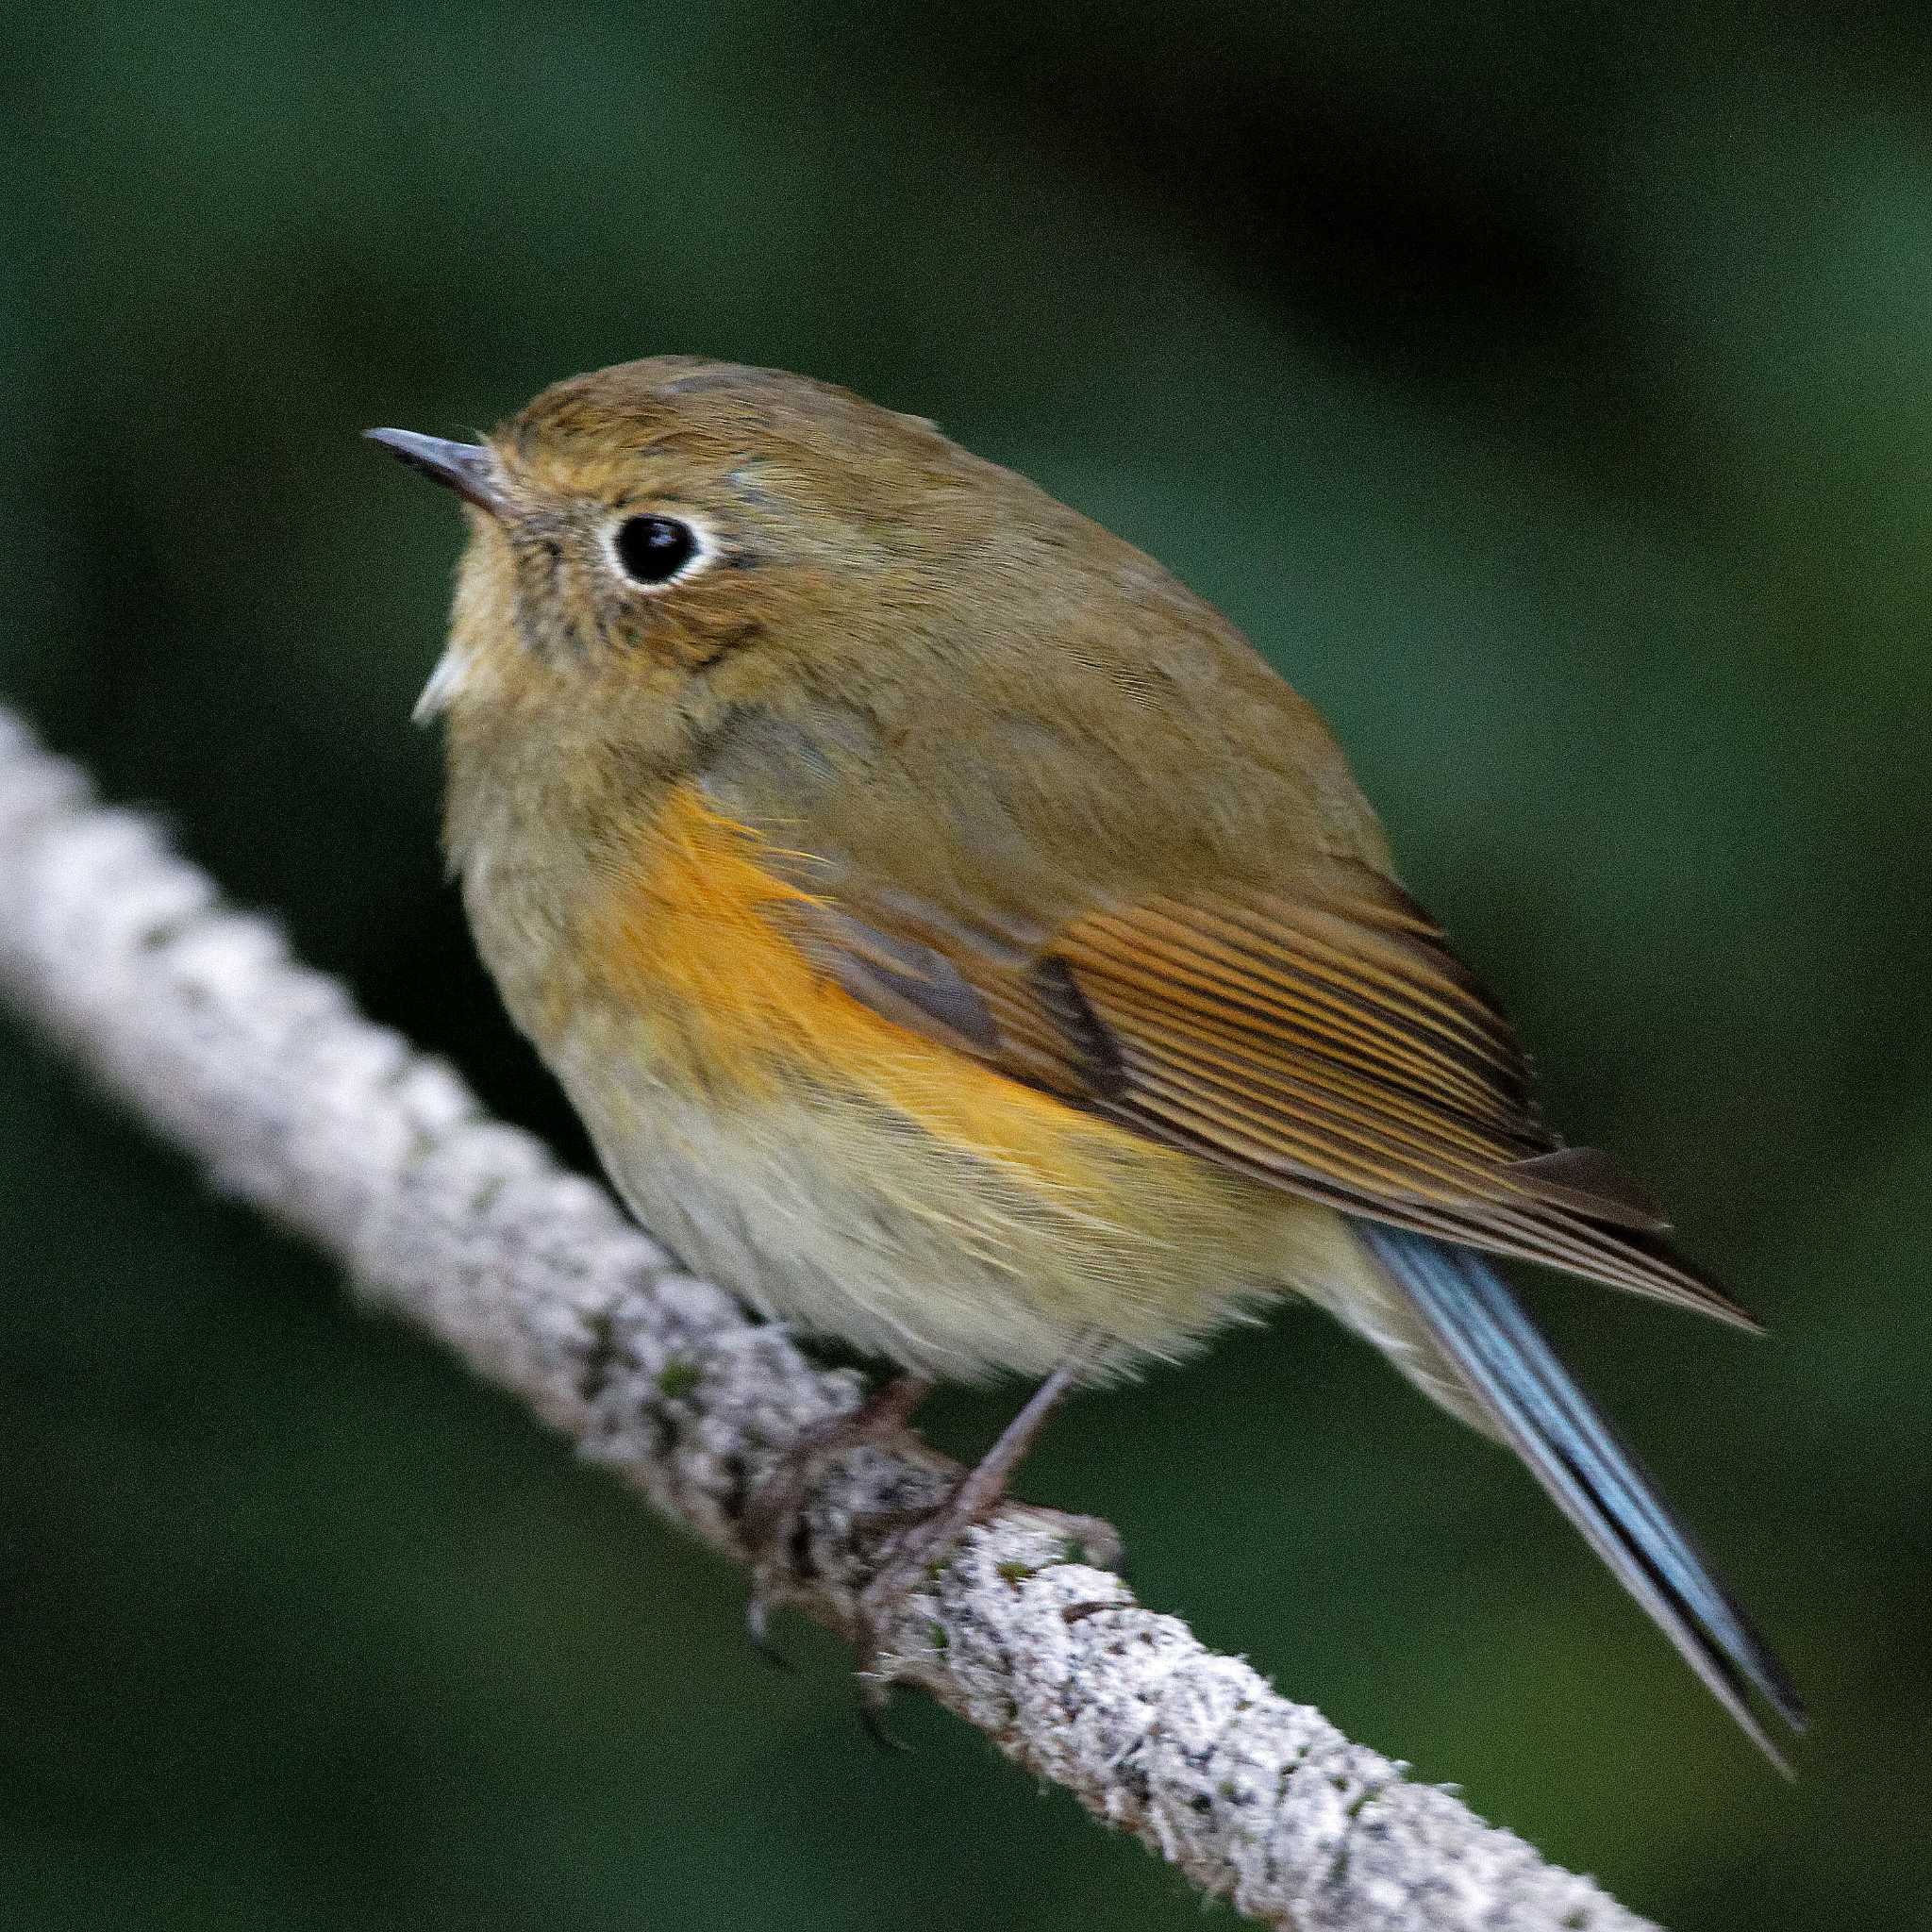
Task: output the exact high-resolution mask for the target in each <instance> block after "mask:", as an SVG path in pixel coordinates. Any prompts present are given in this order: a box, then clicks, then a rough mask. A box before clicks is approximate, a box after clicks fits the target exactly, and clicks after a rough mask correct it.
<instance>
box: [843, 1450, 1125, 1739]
mask: <svg viewBox="0 0 1932 1932" xmlns="http://www.w3.org/2000/svg"><path fill="white" fill-rule="evenodd" d="M1002 1440H1003V1441H1004V1438H1003V1439H1002ZM996 1453H997V1450H995V1454H996ZM993 1459H994V1458H993V1457H991V1456H989V1457H987V1458H986V1460H985V1461H983V1462H981V1463H980V1464H979V1465H978V1466H977V1467H976V1468H974V1469H972V1470H969V1471H968V1472H967V1473H966V1474H965V1475H963V1476H962V1477H960V1479H959V1481H958V1483H956V1484H955V1485H954V1486H953V1488H952V1490H951V1491H950V1492H949V1493H948V1494H947V1495H945V1496H944V1497H942V1498H941V1501H940V1502H939V1503H937V1504H936V1505H934V1506H933V1507H931V1508H928V1509H895V1510H890V1511H884V1510H882V1511H879V1512H878V1513H877V1514H875V1515H872V1516H869V1517H867V1518H866V1520H865V1521H866V1527H867V1528H869V1529H872V1528H877V1529H881V1530H884V1529H888V1528H889V1527H891V1526H892V1525H901V1524H903V1525H904V1526H903V1527H902V1528H899V1529H898V1531H897V1533H896V1534H895V1535H894V1536H893V1538H892V1543H891V1556H890V1557H888V1559H887V1560H886V1562H885V1563H884V1564H882V1565H881V1566H880V1568H879V1569H878V1570H876V1571H875V1572H874V1574H873V1575H872V1576H871V1577H870V1578H869V1579H868V1581H867V1582H866V1584H865V1586H864V1587H863V1588H862V1589H861V1590H860V1591H859V1592H858V1601H857V1603H856V1605H855V1606H854V1610H853V1636H852V1642H853V1649H854V1650H855V1652H856V1653H857V1657H858V1661H857V1666H856V1668H857V1674H858V1715H859V1721H860V1722H861V1723H862V1724H864V1725H865V1727H866V1730H867V1731H868V1732H869V1733H870V1734H871V1736H872V1738H873V1740H874V1742H875V1743H877V1744H879V1745H880V1746H881V1747H882V1748H884V1749H887V1750H902V1749H904V1748H905V1747H904V1746H903V1745H902V1744H901V1743H900V1741H899V1740H898V1739H896V1738H895V1737H893V1736H892V1734H891V1731H889V1730H888V1729H887V1728H886V1724H885V1712H886V1707H887V1706H888V1705H889V1704H890V1703H891V1695H892V1686H893V1684H894V1683H895V1682H896V1681H897V1679H898V1676H899V1674H900V1671H899V1668H898V1667H897V1666H896V1664H895V1662H894V1659H895V1658H897V1657H900V1656H901V1655H902V1654H903V1650H904V1646H903V1644H901V1643H900V1642H899V1641H895V1639H896V1637H897V1633H898V1632H899V1630H900V1628H901V1626H902V1624H903V1623H904V1621H905V1617H906V1611H907V1607H908V1603H909V1602H910V1600H911V1599H912V1598H913V1597H915V1596H917V1595H918V1594H919V1593H920V1592H921V1591H926V1590H930V1589H931V1588H932V1586H933V1585H934V1584H935V1583H936V1582H937V1581H938V1580H939V1579H940V1577H941V1576H942V1575H943V1574H945V1568H946V1565H947V1563H948V1562H949V1561H950V1560H951V1558H952V1557H954V1556H955V1555H956V1554H957V1553H958V1546H959V1543H960V1541H961V1539H963V1538H964V1537H965V1536H966V1534H967V1532H968V1531H970V1530H972V1529H974V1528H975V1527H976V1526H977V1525H978V1524H981V1523H983V1522H984V1521H985V1520H986V1518H987V1517H989V1516H990V1515H991V1514H992V1512H993V1510H994V1509H996V1508H997V1507H999V1505H1000V1503H1001V1502H1002V1501H1003V1500H1004V1498H1005V1495H1006V1478H1005V1473H1004V1472H1003V1471H1000V1470H992V1471H989V1468H988V1464H990V1463H991V1462H992V1461H993ZM1015 1459H1017V1458H1015ZM1039 1513H1040V1514H1041V1515H1042V1516H1044V1517H1046V1518H1048V1519H1049V1520H1050V1521H1051V1522H1052V1524H1054V1525H1055V1526H1056V1528H1057V1529H1058V1531H1059V1533H1060V1535H1061V1539H1062V1542H1061V1547H1062V1550H1063V1551H1064V1553H1065V1560H1066V1561H1068V1562H1074V1563H1091V1564H1093V1565H1095V1566H1096V1567H1097V1568H1100V1569H1103V1570H1111V1569H1115V1568H1117V1567H1118V1565H1119V1563H1120V1561H1121V1538H1120V1532H1119V1531H1118V1530H1116V1529H1115V1528H1114V1527H1113V1525H1112V1524H1109V1523H1104V1522H1103V1521H1102V1520H1101V1519H1100V1518H1099V1517H1097V1516H1075V1515H1070V1514H1067V1513H1065V1512H1062V1511H1060V1510H1058V1509H1053V1510H1041V1511H1040V1512H1039Z"/></svg>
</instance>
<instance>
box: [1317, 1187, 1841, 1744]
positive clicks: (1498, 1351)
mask: <svg viewBox="0 0 1932 1932" xmlns="http://www.w3.org/2000/svg"><path fill="white" fill-rule="evenodd" d="M1355 1226H1356V1232H1357V1234H1358V1235H1359V1236H1360V1237H1361V1239H1362V1241H1364V1242H1365V1243H1366V1245H1367V1246H1368V1249H1369V1251H1370V1253H1371V1254H1373V1255H1374V1257H1375V1258H1376V1259H1377V1260H1378V1261H1379V1262H1380V1263H1381V1264H1382V1266H1383V1268H1384V1269H1385V1270H1386V1271H1387V1272H1388V1274H1389V1276H1390V1278H1391V1280H1392V1281H1394V1283H1395V1284H1396V1286H1397V1287H1398V1288H1400V1289H1401V1290H1402V1291H1403V1293H1404V1295H1405V1296H1406V1297H1407V1300H1408V1302H1409V1304H1410V1306H1411V1307H1414V1309H1415V1311H1416V1312H1417V1314H1419V1315H1420V1316H1421V1317H1422V1320H1423V1322H1424V1324H1425V1326H1426V1327H1427V1329H1428V1331H1429V1333H1430V1335H1431V1336H1433V1338H1434V1339H1435V1341H1436V1342H1437V1344H1438V1345H1439V1346H1440V1347H1441V1351H1442V1353H1443V1355H1444V1356H1446V1357H1448V1359H1449V1360H1450V1361H1451V1362H1452V1363H1453V1364H1454V1365H1455V1367H1456V1369H1457V1371H1458V1373H1459V1374H1461V1376H1462V1378H1463V1380H1464V1381H1465V1382H1467V1384H1468V1385H1469V1388H1470V1390H1471V1391H1472V1392H1473V1393H1474V1395H1475V1397H1476V1399H1477V1400H1478V1401H1479V1402H1480V1403H1481V1405H1482V1407H1484V1409H1485V1410H1487V1411H1488V1413H1489V1415H1490V1416H1491V1418H1492V1419H1493V1421H1494V1423H1495V1425H1496V1429H1497V1432H1498V1433H1499V1434H1500V1435H1501V1436H1502V1437H1503V1438H1504V1439H1505V1440H1506V1441H1507V1442H1508V1443H1509V1444H1510V1446H1511V1447H1512V1448H1514V1449H1515V1450H1516V1452H1517V1454H1518V1455H1520V1456H1521V1457H1523V1459H1524V1461H1525V1462H1526V1463H1528V1465H1529V1467H1530V1470H1531V1472H1532V1473H1533V1474H1535V1476H1536V1479H1537V1480H1538V1481H1539V1482H1540V1483H1541V1484H1542V1486H1543V1488H1544V1489H1546V1490H1547V1491H1549V1492H1550V1495H1551V1496H1552V1497H1553V1498H1554V1499H1555V1501H1556V1504H1557V1507H1558V1508H1559V1509H1561V1510H1562V1512H1563V1513H1564V1515H1566V1516H1567V1517H1569V1519H1570V1520H1571V1522H1572V1523H1574V1524H1575V1525H1576V1527H1577V1528H1578V1529H1580V1530H1581V1531H1582V1532H1583V1534H1584V1536H1585V1537H1586V1538H1588V1540H1589V1541H1590V1546H1591V1549H1593V1550H1594V1551H1595V1552H1596V1553H1597V1555H1598V1556H1599V1557H1602V1558H1603V1560H1604V1561H1605V1562H1606V1563H1607V1564H1608V1566H1609V1568H1610V1570H1611V1572H1612V1574H1614V1575H1615V1576H1616V1578H1617V1580H1618V1581H1619V1582H1620V1583H1621V1584H1622V1585H1623V1586H1624V1589H1625V1590H1627V1591H1629V1592H1630V1594H1631V1595H1632V1596H1634V1597H1635V1598H1636V1599H1637V1601H1638V1602H1639V1603H1640V1604H1641V1605H1642V1606H1643V1607H1644V1608H1645V1609H1646V1610H1647V1611H1648V1612H1649V1613H1650V1615H1651V1617H1652V1618H1653V1619H1654V1620H1655V1622H1656V1623H1657V1627H1658V1628H1659V1629H1661V1630H1662V1631H1663V1633H1664V1635H1665V1636H1666V1637H1668V1638H1669V1639H1670V1640H1671V1641H1672V1642H1673V1643H1674V1644H1675V1645H1676V1646H1677V1649H1678V1650H1679V1651H1680V1652H1681V1653H1682V1654H1683V1656H1684V1657H1685V1659H1686V1660H1687V1661H1688V1662H1689V1664H1690V1665H1691V1669H1692V1670H1693V1671H1695V1672H1696V1673H1697V1674H1698V1675H1699V1676H1700V1677H1701V1678H1702V1679H1703V1680H1704V1682H1705V1684H1706V1685H1707V1687H1708V1688H1709V1690H1710V1691H1711V1693H1712V1695H1713V1696H1715V1697H1716V1698H1717V1700H1718V1702H1719V1703H1720V1704H1722V1705H1723V1706H1724V1708H1725V1709H1726V1710H1728V1711H1729V1712H1730V1714H1731V1715H1732V1717H1734V1718H1735V1719H1736V1720H1737V1721H1738V1723H1739V1724H1740V1726H1742V1728H1743V1730H1744V1732H1745V1734H1746V1735H1747V1736H1748V1737H1749V1738H1750V1739H1751V1740H1752V1741H1753V1742H1754V1743H1755V1744H1757V1747H1758V1749H1759V1750H1760V1751H1762V1752H1763V1753H1764V1755H1765V1756H1766V1757H1769V1758H1770V1759H1771V1761H1772V1762H1773V1763H1774V1765H1776V1766H1777V1767H1778V1769H1779V1770H1780V1771H1783V1772H1785V1773H1786V1774H1787V1775H1789V1774H1790V1767H1789V1766H1788V1765H1787V1764H1786V1763H1785V1760H1784V1758H1783V1757H1782V1756H1780V1754H1779V1753H1778V1751H1777V1749H1776V1747H1775V1746H1774V1744H1773V1743H1772V1741H1771V1740H1770V1738H1769V1737H1768V1736H1767V1735H1766V1733H1765V1731H1764V1728H1763V1726H1762V1725H1761V1724H1759V1723H1758V1721H1757V1714H1756V1712H1755V1711H1754V1710H1753V1708H1752V1706H1751V1704H1750V1701H1749V1695H1748V1693H1749V1692H1751V1691H1756V1692H1757V1695H1758V1696H1760V1697H1761V1698H1763V1699H1764V1701H1765V1702H1766V1703H1767V1704H1768V1705H1769V1706H1770V1707H1772V1708H1773V1709H1774V1711H1776V1713H1777V1714H1778V1716H1779V1717H1780V1718H1782V1719H1783V1720H1784V1722H1785V1723H1786V1724H1789V1725H1790V1727H1791V1728H1792V1730H1794V1731H1801V1730H1803V1729H1804V1727H1805V1707H1804V1705H1803V1704H1802V1703H1801V1702H1800V1701H1799V1698H1798V1694H1797V1692H1796V1691H1795V1690H1793V1688H1792V1686H1791V1682H1790V1678H1789V1677H1788V1676H1787V1675H1786V1674H1785V1672H1784V1668H1783V1666H1782V1665H1781V1664H1779V1662H1778V1660H1777V1658H1776V1657H1774V1656H1773V1655H1772V1653H1771V1650H1770V1648H1769V1646H1768V1645H1767V1644H1766V1643H1765V1641H1764V1640H1763V1639H1762V1638H1761V1637H1759V1636H1758V1634H1757V1631H1756V1630H1755V1629H1754V1628H1753V1627H1752V1625H1751V1621H1750V1619H1749V1618H1748V1617H1746V1616H1745V1615H1744V1613H1743V1611H1742V1610H1740V1608H1739V1607H1738V1606H1737V1604H1736V1603H1735V1602H1734V1601H1733V1600H1732V1598H1731V1595H1730V1592H1729V1591H1727V1590H1725V1588H1724V1585H1723V1584H1722V1583H1721V1582H1720V1581H1719V1580H1718V1578H1717V1576H1716V1574H1714V1573H1713V1572H1712V1570H1711V1567H1710V1565H1709V1563H1708V1562H1707V1560H1706V1559H1705V1557H1704V1555H1703V1553H1702V1552H1701V1551H1700V1550H1699V1549H1698V1547H1697V1545H1696V1543H1695V1542H1694V1541H1692V1539H1691V1534H1690V1532H1689V1531H1688V1530H1687V1529H1685V1527H1684V1525H1683V1524H1681V1523H1679V1522H1678V1521H1677V1519H1676V1517H1675V1515H1674V1514H1673V1512H1672V1510H1671V1507H1670V1506H1669V1505H1668V1504H1667V1503H1666V1502H1665V1501H1664V1500H1663V1498H1662V1497H1661V1496H1660V1495H1659V1494H1658V1493H1657V1489H1656V1486H1655V1485H1654V1484H1653V1483H1652V1482H1651V1480H1650V1478H1649V1476H1647V1475H1646V1474H1644V1471H1643V1467H1642V1465H1641V1463H1640V1462H1639V1461H1638V1460H1637V1458H1636V1457H1634V1456H1632V1455H1631V1454H1630V1452H1629V1451H1628V1450H1627V1449H1625V1448H1624V1445H1623V1444H1622V1443H1621V1442H1619V1441H1617V1439H1616V1437H1615V1435H1613V1434H1612V1433H1611V1430H1610V1426H1609V1424H1607V1422H1605V1421H1604V1419H1603V1417H1602V1416H1600V1415H1599V1414H1598V1413H1597V1412H1596V1409H1595V1408H1594V1407H1592V1406H1591V1402H1590V1400H1589V1398H1588V1397H1587V1396H1585V1394H1584V1393H1583V1391H1581V1390H1580V1389H1578V1388H1577V1386H1576V1384H1575V1383H1574V1382H1573V1381H1572V1380H1571V1379H1570V1376H1569V1374H1568V1373H1567V1371H1566V1370H1565V1369H1564V1367H1563V1365H1562V1363H1561V1362H1559V1361H1558V1360H1557V1357H1556V1356H1555V1355H1554V1354H1553V1353H1552V1351H1551V1349H1550V1345H1549V1343H1548V1342H1546V1341H1544V1340H1543V1338H1542V1337H1541V1335H1540V1334H1538V1332H1537V1330H1536V1328H1535V1327H1534V1325H1533V1324H1531V1322H1530V1320H1529V1317H1528V1316H1527V1315H1525V1314H1524V1312H1523V1310H1522V1308H1521V1307H1518V1306H1517V1302H1516V1298H1515V1296H1514V1295H1512V1294H1511V1293H1510V1292H1509V1291H1508V1289H1507V1287H1505V1286H1504V1284H1503V1281H1502V1279H1501V1277H1500V1276H1499V1275H1498V1274H1496V1273H1495V1271H1494V1270H1493V1269H1492V1268H1491V1266H1490V1265H1489V1263H1488V1262H1487V1261H1485V1260H1484V1259H1483V1257H1481V1256H1480V1255H1478V1254H1476V1253H1475V1252H1474V1250H1473V1249H1470V1248H1464V1247H1457V1246H1456V1245H1454V1244H1452V1243H1451V1242H1448V1241H1435V1240H1432V1239H1431V1238H1430V1237H1428V1236H1426V1235H1420V1234H1412V1233H1410V1232H1408V1231H1407V1229H1404V1228H1396V1227H1389V1226H1386V1225H1384V1224H1381V1223H1379V1222H1369V1221H1357V1223H1356V1224H1355Z"/></svg>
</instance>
